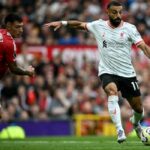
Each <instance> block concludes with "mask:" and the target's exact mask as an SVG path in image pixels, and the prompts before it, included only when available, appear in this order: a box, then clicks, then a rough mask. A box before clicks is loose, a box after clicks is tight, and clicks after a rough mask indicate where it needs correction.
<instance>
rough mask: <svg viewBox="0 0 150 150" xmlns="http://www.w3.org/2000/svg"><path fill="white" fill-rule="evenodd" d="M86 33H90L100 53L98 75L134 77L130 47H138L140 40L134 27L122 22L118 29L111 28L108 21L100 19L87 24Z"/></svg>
mask: <svg viewBox="0 0 150 150" xmlns="http://www.w3.org/2000/svg"><path fill="white" fill-rule="evenodd" d="M86 27H87V29H88V31H90V32H92V33H93V34H94V36H95V39H96V41H97V44H98V49H99V53H100V62H99V68H98V70H99V75H102V74H104V73H108V74H113V75H118V76H122V77H135V76H136V73H135V70H134V67H133V65H132V59H131V46H132V44H133V43H134V44H136V45H138V44H139V43H140V42H141V41H142V38H141V36H140V34H139V32H138V31H137V29H136V27H135V26H134V25H132V24H130V23H127V22H123V21H122V23H121V24H120V26H119V27H117V28H113V27H111V25H110V23H109V21H104V20H102V19H100V20H96V21H93V22H91V23H87V26H86Z"/></svg>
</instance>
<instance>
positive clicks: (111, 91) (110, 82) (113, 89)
mask: <svg viewBox="0 0 150 150" xmlns="http://www.w3.org/2000/svg"><path fill="white" fill-rule="evenodd" d="M100 80H101V82H102V87H103V89H104V90H105V92H106V94H107V95H117V94H118V87H117V79H116V78H115V77H114V75H110V74H103V75H101V76H100Z"/></svg>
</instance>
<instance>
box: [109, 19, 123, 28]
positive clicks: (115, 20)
mask: <svg viewBox="0 0 150 150" xmlns="http://www.w3.org/2000/svg"><path fill="white" fill-rule="evenodd" d="M109 20H110V22H111V24H112V25H113V26H114V27H118V26H119V25H120V23H121V18H116V19H112V18H109Z"/></svg>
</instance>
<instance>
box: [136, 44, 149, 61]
mask: <svg viewBox="0 0 150 150" xmlns="http://www.w3.org/2000/svg"><path fill="white" fill-rule="evenodd" d="M138 47H139V48H140V49H141V50H142V51H143V52H144V54H145V55H146V56H147V57H148V58H150V47H149V46H148V45H147V44H146V43H145V42H144V41H143V42H141V43H140V45H138Z"/></svg>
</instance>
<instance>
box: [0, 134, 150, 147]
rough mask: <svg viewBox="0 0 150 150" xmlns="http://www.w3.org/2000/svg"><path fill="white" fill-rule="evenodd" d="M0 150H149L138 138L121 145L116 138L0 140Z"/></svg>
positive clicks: (130, 139)
mask: <svg viewBox="0 0 150 150" xmlns="http://www.w3.org/2000/svg"><path fill="white" fill-rule="evenodd" d="M0 150H150V146H145V145H143V144H142V142H141V141H140V140H139V139H138V138H136V137H135V138H131V137H128V138H127V141H126V142H125V143H122V144H118V143H117V142H116V137H103V136H92V137H42V138H41V137H39V138H26V139H24V140H0Z"/></svg>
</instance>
